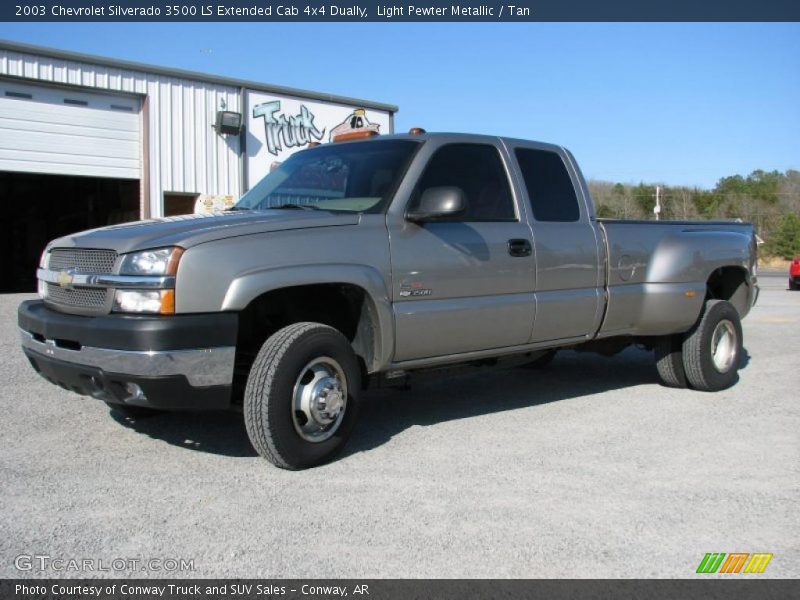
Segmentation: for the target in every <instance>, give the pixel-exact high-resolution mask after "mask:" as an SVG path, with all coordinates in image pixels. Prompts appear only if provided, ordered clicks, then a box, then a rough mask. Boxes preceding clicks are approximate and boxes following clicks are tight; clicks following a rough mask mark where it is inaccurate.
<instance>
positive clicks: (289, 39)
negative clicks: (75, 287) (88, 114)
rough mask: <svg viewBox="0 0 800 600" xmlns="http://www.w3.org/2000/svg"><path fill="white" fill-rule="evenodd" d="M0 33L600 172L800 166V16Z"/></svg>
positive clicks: (724, 171)
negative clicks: (326, 104) (373, 108)
mask: <svg viewBox="0 0 800 600" xmlns="http://www.w3.org/2000/svg"><path fill="white" fill-rule="evenodd" d="M0 38H2V39H7V40H14V41H18V42H25V43H30V44H37V45H42V46H48V47H53V48H59V49H64V50H72V51H77V52H85V53H90V54H99V55H103V56H108V57H113V58H119V59H125V60H133V61H138V62H144V63H151V64H156V65H162V66H167V67H175V68H181V69H189V70H195V71H202V72H206V73H213V74H218V75H224V76H230V77H235V78H241V79H249V80H255V81H259V82H263V83H271V84H276V85H283V86H290V87H297V88H302V89H308V90H314V91H319V92H328V93H332V94H338V95H344V96H350V97H355V98H363V99H369V100H374V101H378V102H385V103H390V104H396V105H398V106H399V107H400V112H399V113H398V114H397V117H396V121H395V129H396V131H398V132H400V131H406V130H408V129H409V128H410V127H424V128H425V129H427V130H428V131H457V132H469V133H486V134H493V135H504V136H512V137H519V138H525V139H535V140H540V141H547V142H553V143H557V144H561V145H563V146H566V147H567V148H569V149H570V150H571V151H572V152H573V153H574V154H575V156H576V158H577V159H578V162H579V164H580V165H581V166H582V169H583V171H584V174H585V175H586V176H587V178H590V179H600V180H605V181H613V182H623V183H639V182H640V181H645V182H650V183H665V184H668V185H690V186H699V187H713V186H714V184H715V183H716V182H717V181H718V180H719V179H720V178H722V177H725V176H729V175H734V174H742V175H746V174H748V173H750V172H752V171H753V170H755V169H764V170H773V169H777V170H779V171H785V170H787V169H790V168H793V169H800V24H798V23H773V24H770V23H744V24H725V23H694V24H690V23H676V24H663V23H630V24H607V23H561V24H553V23H525V24H509V23H477V24H435V23H423V24H416V23H413V24H412V23H363V24H361V23H359V24H334V23H325V24H305V23H252V24H251V23H234V24H224V23H214V24H189V23H156V24H145V23H143V24H121V23H120V24H116V23H75V24H72V23H0Z"/></svg>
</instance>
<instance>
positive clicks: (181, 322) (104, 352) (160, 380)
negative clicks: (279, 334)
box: [17, 300, 238, 410]
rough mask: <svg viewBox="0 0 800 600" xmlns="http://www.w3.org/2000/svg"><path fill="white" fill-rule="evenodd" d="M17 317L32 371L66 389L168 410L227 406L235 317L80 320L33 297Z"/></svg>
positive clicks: (125, 316)
mask: <svg viewBox="0 0 800 600" xmlns="http://www.w3.org/2000/svg"><path fill="white" fill-rule="evenodd" d="M17 316H18V324H19V328H20V336H21V338H22V349H23V351H24V352H25V355H26V356H27V357H28V360H29V361H30V363H31V366H33V368H34V369H35V370H36V372H37V373H39V374H40V375H41V376H42V377H44V378H45V379H47V380H48V381H50V382H51V383H54V384H56V385H59V386H61V387H63V388H64V389H67V390H70V391H73V392H76V393H78V394H83V395H87V396H92V397H94V398H98V399H101V400H105V401H106V402H113V403H118V404H131V405H136V406H148V407H152V408H161V409H170V410H180V409H188V410H210V409H224V408H227V407H228V406H229V405H230V400H231V387H232V383H233V369H234V361H235V357H236V332H237V327H238V317H237V315H236V314H234V313H214V314H202V315H172V316H167V317H160V316H131V315H105V316H99V317H82V316H77V315H67V314H63V313H59V312H56V311H53V310H50V309H49V308H47V307H46V306H44V303H42V302H41V301H38V300H30V301H26V302H23V303H22V304H21V305H20V307H19V310H18V313H17Z"/></svg>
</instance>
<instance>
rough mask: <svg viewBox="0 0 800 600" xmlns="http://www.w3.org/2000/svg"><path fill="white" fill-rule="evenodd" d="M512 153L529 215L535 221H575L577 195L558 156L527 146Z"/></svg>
mask: <svg viewBox="0 0 800 600" xmlns="http://www.w3.org/2000/svg"><path fill="white" fill-rule="evenodd" d="M516 155H517V162H518V163H519V168H520V171H522V177H523V179H524V180H525V187H526V188H527V190H528V198H529V200H530V203H531V209H532V210H533V217H534V218H535V219H536V220H537V221H557V222H570V221H577V220H578V219H579V218H580V209H579V208H578V198H577V196H576V195H575V188H574V186H573V185H572V180H571V179H570V178H569V173H568V172H567V167H566V166H565V165H564V161H563V160H561V157H560V156H559V155H558V154H556V153H555V152H548V151H546V150H531V149H528V148H517V150H516Z"/></svg>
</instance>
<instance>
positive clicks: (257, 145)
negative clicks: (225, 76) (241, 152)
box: [245, 90, 391, 189]
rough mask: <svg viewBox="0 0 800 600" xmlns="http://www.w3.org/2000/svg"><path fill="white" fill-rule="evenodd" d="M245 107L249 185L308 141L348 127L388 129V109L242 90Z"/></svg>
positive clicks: (329, 137)
mask: <svg viewBox="0 0 800 600" xmlns="http://www.w3.org/2000/svg"><path fill="white" fill-rule="evenodd" d="M245 111H246V120H245V123H246V128H247V129H246V131H247V142H246V144H247V146H246V147H247V157H246V161H247V187H248V189H249V188H251V187H253V186H254V185H255V184H256V183H258V181H259V180H260V179H261V178H262V177H264V176H265V175H266V174H267V173H269V172H270V170H271V169H273V168H275V167H276V166H277V165H278V164H280V163H281V162H283V161H284V160H286V159H287V158H288V157H289V156H291V155H292V153H294V152H297V151H298V150H302V149H303V148H306V147H307V146H308V144H309V143H310V142H318V143H327V142H329V141H331V140H332V139H333V137H335V136H336V135H339V134H340V133H347V132H349V131H362V130H371V131H376V132H378V133H381V134H387V133H391V121H390V116H389V113H388V112H383V111H378V110H371V109H365V108H363V107H359V106H345V105H341V104H332V103H329V102H317V101H309V100H304V99H302V98H295V97H291V96H276V95H275V94H268V93H265V92H258V91H254V90H247V92H246V94H245Z"/></svg>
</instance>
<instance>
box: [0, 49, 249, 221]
mask: <svg viewBox="0 0 800 600" xmlns="http://www.w3.org/2000/svg"><path fill="white" fill-rule="evenodd" d="M0 75H9V76H13V77H24V78H26V79H29V80H37V81H40V82H43V83H46V82H52V83H58V84H66V85H79V86H84V87H87V88H96V89H98V90H111V91H116V92H123V93H131V94H138V95H142V96H146V100H145V101H144V106H145V108H144V109H143V111H144V112H146V114H147V131H146V132H145V134H146V139H147V143H148V152H147V153H146V154H147V155H146V156H144V155H143V156H142V160H143V161H144V162H145V164H144V165H143V166H144V167H146V168H147V172H148V173H149V183H148V189H147V191H148V195H149V198H150V212H151V214H152V216H160V215H162V210H163V204H162V198H163V194H164V192H189V193H198V194H212V195H227V194H231V195H233V196H234V197H238V196H239V194H240V180H239V178H240V175H239V139H238V137H236V136H220V135H217V133H216V132H215V131H214V130H213V129H212V128H211V124H212V123H213V122H214V118H215V116H216V112H217V110H219V109H220V108H221V103H222V101H224V103H225V105H226V106H227V108H228V110H233V111H237V112H241V107H240V104H239V102H240V97H239V90H238V89H237V88H235V87H230V86H223V85H216V84H213V83H206V82H200V81H193V80H189V79H179V78H173V77H167V76H164V75H158V74H152V73H146V72H140V71H128V70H121V69H115V68H112V67H106V66H101V65H93V64H89V63H80V62H72V61H67V60H62V59H57V58H51V57H47V56H39V55H34V54H25V53H18V52H12V51H8V50H4V49H0ZM148 163H149V164H148ZM143 197H144V194H143Z"/></svg>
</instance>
